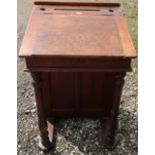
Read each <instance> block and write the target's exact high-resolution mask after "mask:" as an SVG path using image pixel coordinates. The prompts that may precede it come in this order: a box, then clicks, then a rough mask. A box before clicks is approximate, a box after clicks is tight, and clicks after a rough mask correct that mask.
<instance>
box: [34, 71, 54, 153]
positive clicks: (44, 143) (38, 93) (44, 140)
mask: <svg viewBox="0 0 155 155" xmlns="http://www.w3.org/2000/svg"><path fill="white" fill-rule="evenodd" d="M31 75H32V78H33V86H34V88H35V97H36V106H37V115H38V126H39V130H40V140H39V147H40V148H41V149H43V150H47V149H49V148H51V142H50V141H49V137H48V130H47V128H48V124H47V118H46V112H45V109H44V106H43V94H42V78H41V73H40V72H32V73H31Z"/></svg>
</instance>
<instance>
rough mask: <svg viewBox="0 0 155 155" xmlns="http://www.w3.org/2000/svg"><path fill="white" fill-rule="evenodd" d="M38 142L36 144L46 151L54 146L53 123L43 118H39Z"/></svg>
mask: <svg viewBox="0 0 155 155" xmlns="http://www.w3.org/2000/svg"><path fill="white" fill-rule="evenodd" d="M39 130H40V136H39V142H38V146H39V148H40V149H41V150H43V151H47V150H51V149H52V148H53V147H54V138H53V137H54V123H51V122H50V121H47V120H45V118H43V117H40V118H39Z"/></svg>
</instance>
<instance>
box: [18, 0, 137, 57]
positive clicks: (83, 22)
mask: <svg viewBox="0 0 155 155" xmlns="http://www.w3.org/2000/svg"><path fill="white" fill-rule="evenodd" d="M19 56H21V57H31V56H49V57H127V58H130V57H131V58H133V57H135V56H136V54H135V50H134V47H133V44H132V41H131V37H130V35H129V32H128V28H127V24H126V22H125V19H124V17H123V15H122V13H121V11H120V5H119V4H118V3H81V2H50V1H43V0H40V1H39V0H38V1H36V2H35V3H34V6H33V11H32V15H31V17H30V20H29V23H28V27H27V30H26V32H25V36H24V40H23V43H22V46H21V49H20V53H19Z"/></svg>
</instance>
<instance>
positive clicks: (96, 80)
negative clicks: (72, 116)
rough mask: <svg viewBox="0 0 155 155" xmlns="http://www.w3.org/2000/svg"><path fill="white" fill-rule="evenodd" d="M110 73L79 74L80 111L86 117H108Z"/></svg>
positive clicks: (111, 91)
mask: <svg viewBox="0 0 155 155" xmlns="http://www.w3.org/2000/svg"><path fill="white" fill-rule="evenodd" d="M113 87H114V80H113V74H112V73H103V72H96V73H81V105H80V107H81V111H82V112H83V114H86V115H90V116H93V115H97V116H108V115H109V114H110V107H111V105H112V98H113Z"/></svg>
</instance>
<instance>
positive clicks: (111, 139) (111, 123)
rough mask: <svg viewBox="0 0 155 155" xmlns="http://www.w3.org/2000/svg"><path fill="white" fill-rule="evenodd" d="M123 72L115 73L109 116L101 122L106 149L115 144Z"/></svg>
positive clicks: (111, 147)
mask: <svg viewBox="0 0 155 155" xmlns="http://www.w3.org/2000/svg"><path fill="white" fill-rule="evenodd" d="M124 76H125V73H117V74H116V75H115V88H114V96H113V103H112V107H111V113H110V114H111V116H110V118H109V119H106V120H105V121H104V122H103V124H104V125H103V129H102V131H103V143H104V146H105V147H106V148H107V149H113V148H114V146H115V145H114V144H115V130H116V129H117V124H118V123H117V116H118V113H119V103H120V99H121V94H122V88H123V84H124Z"/></svg>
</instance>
